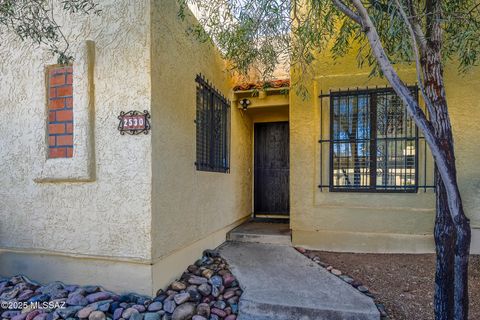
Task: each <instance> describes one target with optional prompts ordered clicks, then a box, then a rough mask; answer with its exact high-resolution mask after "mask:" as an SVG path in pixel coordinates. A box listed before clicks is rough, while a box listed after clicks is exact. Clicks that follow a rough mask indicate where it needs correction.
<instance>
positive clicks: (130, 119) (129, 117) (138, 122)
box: [118, 110, 150, 135]
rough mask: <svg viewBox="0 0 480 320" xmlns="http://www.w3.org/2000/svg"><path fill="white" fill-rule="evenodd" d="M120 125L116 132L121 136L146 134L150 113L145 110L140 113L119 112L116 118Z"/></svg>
mask: <svg viewBox="0 0 480 320" xmlns="http://www.w3.org/2000/svg"><path fill="white" fill-rule="evenodd" d="M118 120H120V123H119V124H118V130H119V131H120V134H121V135H124V134H125V133H127V134H130V135H136V134H141V133H143V134H148V132H149V131H150V113H149V112H148V111H147V110H145V111H143V112H141V111H128V112H123V111H122V112H120V115H119V116H118Z"/></svg>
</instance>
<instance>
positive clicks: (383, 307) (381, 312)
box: [376, 303, 388, 317]
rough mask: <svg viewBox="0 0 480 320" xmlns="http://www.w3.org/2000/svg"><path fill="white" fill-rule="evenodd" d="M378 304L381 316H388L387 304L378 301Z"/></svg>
mask: <svg viewBox="0 0 480 320" xmlns="http://www.w3.org/2000/svg"><path fill="white" fill-rule="evenodd" d="M376 306H377V309H378V311H379V312H380V316H381V317H388V314H387V311H386V310H385V306H384V305H383V304H381V303H377V304H376Z"/></svg>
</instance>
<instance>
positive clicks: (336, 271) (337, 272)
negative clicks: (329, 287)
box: [330, 269, 342, 276]
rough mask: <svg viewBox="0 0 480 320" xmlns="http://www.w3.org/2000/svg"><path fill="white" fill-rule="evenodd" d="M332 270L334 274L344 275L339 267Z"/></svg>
mask: <svg viewBox="0 0 480 320" xmlns="http://www.w3.org/2000/svg"><path fill="white" fill-rule="evenodd" d="M330 272H331V273H332V274H334V275H336V276H340V275H342V271H340V270H337V269H332V270H330Z"/></svg>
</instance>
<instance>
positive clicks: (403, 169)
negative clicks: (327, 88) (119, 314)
mask: <svg viewBox="0 0 480 320" xmlns="http://www.w3.org/2000/svg"><path fill="white" fill-rule="evenodd" d="M410 89H411V91H412V93H413V94H414V96H415V97H417V99H418V90H417V88H416V87H412V88H410ZM330 104H331V105H330V137H331V138H330V191H365V192H368V191H377V192H416V191H417V188H418V185H417V180H418V130H417V127H416V125H415V123H414V122H413V120H412V118H411V117H410V116H409V115H408V114H407V110H406V107H405V105H404V104H403V103H402V101H401V100H400V98H399V97H398V96H397V94H396V93H395V92H394V91H393V89H389V88H384V89H374V90H357V91H346V92H335V93H331V94H330Z"/></svg>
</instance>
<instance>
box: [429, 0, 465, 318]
mask: <svg viewBox="0 0 480 320" xmlns="http://www.w3.org/2000/svg"><path fill="white" fill-rule="evenodd" d="M426 10H427V12H429V13H430V15H428V16H427V27H426V41H427V42H426V49H425V50H424V51H423V52H421V55H422V56H421V66H422V73H423V79H424V87H425V94H426V96H427V97H428V99H429V100H430V102H431V108H430V110H429V111H430V122H431V123H432V126H433V128H434V135H435V137H436V139H437V140H438V141H440V145H441V146H442V149H443V151H444V153H445V155H446V161H447V164H448V166H449V167H450V168H451V172H452V174H453V181H454V182H455V183H456V181H457V177H456V164H455V151H454V142H453V133H452V125H451V122H450V117H449V113H448V104H447V99H446V92H445V86H444V81H443V65H442V54H441V49H442V43H443V34H442V26H441V15H442V8H441V1H439V0H427V1H426ZM435 183H436V186H437V193H436V218H435V232H434V235H435V248H436V253H437V255H436V271H435V301H434V306H435V318H436V319H437V320H443V319H445V320H447V319H452V318H454V319H467V318H468V255H469V247H470V226H469V225H468V219H467V218H466V217H465V215H464V214H463V208H462V207H460V208H461V210H462V214H461V215H460V216H459V217H458V219H457V221H454V220H453V219H452V212H451V211H450V208H449V206H448V201H449V198H448V196H449V195H448V192H447V190H446V188H445V185H444V181H443V179H442V177H441V176H440V174H439V172H438V170H435ZM457 188H458V187H457ZM465 220H466V221H465Z"/></svg>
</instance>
